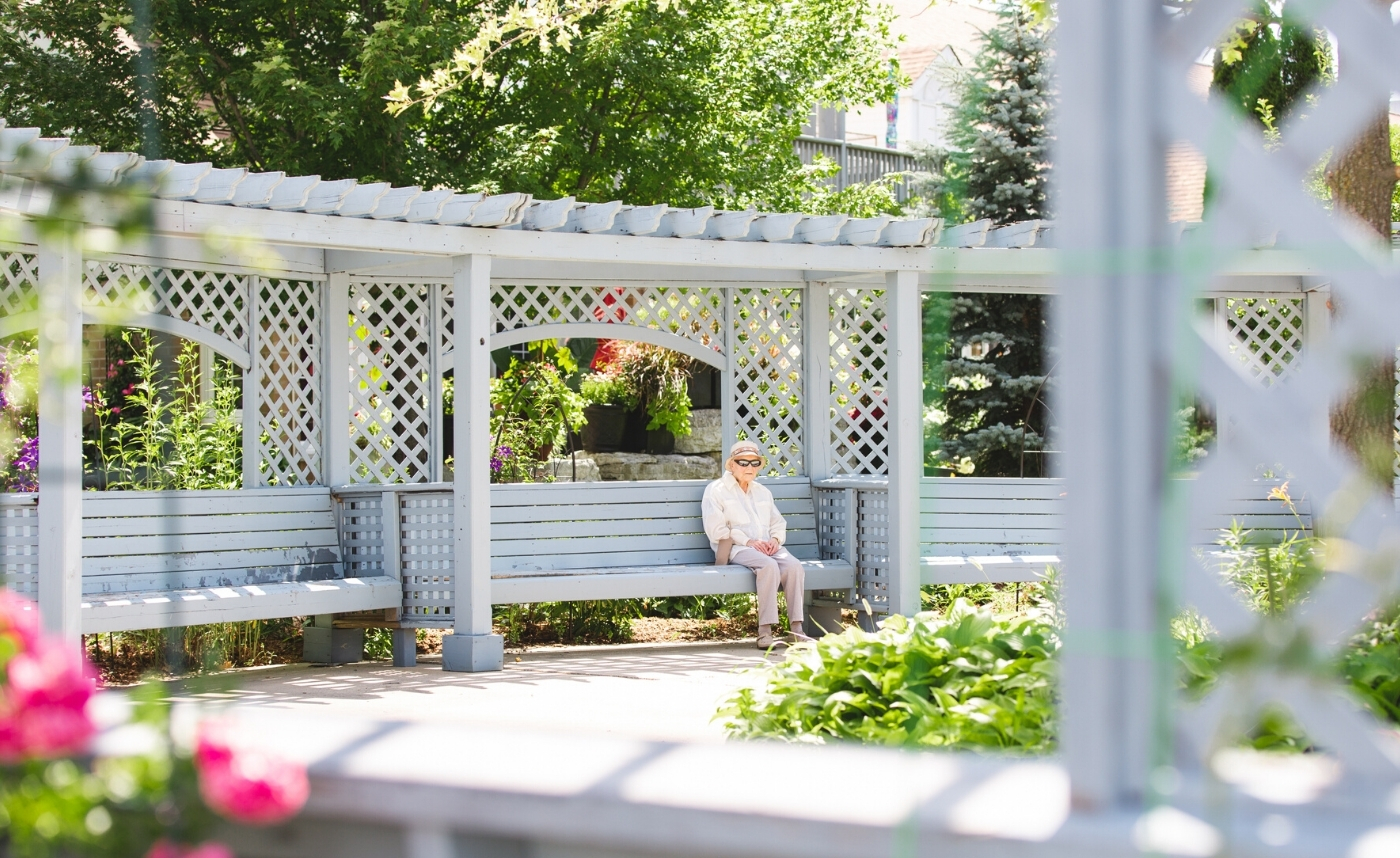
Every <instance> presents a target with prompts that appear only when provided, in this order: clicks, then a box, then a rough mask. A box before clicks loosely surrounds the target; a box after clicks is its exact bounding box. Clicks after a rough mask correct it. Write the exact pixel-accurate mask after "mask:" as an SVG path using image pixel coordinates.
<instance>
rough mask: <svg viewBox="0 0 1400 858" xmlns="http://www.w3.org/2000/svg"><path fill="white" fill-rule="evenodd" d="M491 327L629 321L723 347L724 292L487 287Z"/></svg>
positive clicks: (641, 287) (606, 287) (627, 287)
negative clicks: (492, 324) (489, 290)
mask: <svg viewBox="0 0 1400 858" xmlns="http://www.w3.org/2000/svg"><path fill="white" fill-rule="evenodd" d="M491 315H492V321H493V323H494V328H493V329H494V330H496V331H508V330H512V329H515V328H524V327H529V326H531V325H549V324H564V323H568V322H575V323H577V322H585V323H586V322H596V323H599V324H611V325H634V326H637V327H642V328H652V329H654V330H658V331H665V332H667V333H671V334H675V335H676V336H679V337H685V338H686V339H688V340H692V341H694V342H697V343H699V344H701V345H703V346H708V347H710V348H714V349H717V350H719V351H724V348H725V339H724V290H723V289H719V288H709V287H703V286H701V287H663V286H640V287H638V286H509V285H506V286H501V285H497V286H493V287H492V289H491Z"/></svg>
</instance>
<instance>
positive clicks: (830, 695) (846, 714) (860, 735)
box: [717, 599, 1060, 753]
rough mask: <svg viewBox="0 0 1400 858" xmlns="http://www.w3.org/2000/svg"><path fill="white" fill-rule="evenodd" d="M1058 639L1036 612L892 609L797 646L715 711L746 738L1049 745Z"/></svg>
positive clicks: (1028, 748) (958, 606) (1036, 748)
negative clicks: (873, 621) (875, 627)
mask: <svg viewBox="0 0 1400 858" xmlns="http://www.w3.org/2000/svg"><path fill="white" fill-rule="evenodd" d="M1059 646H1060V641H1059V633H1058V631H1057V629H1056V628H1055V626H1054V625H1053V624H1051V623H1050V622H1048V621H1047V620H1046V618H1045V616H1044V615H1043V614H1042V613H1041V612H1040V611H1038V610H1036V611H1032V612H1030V613H1029V614H1027V615H1025V616H1005V615H1003V616H997V615H993V614H990V613H987V612H983V611H979V610H977V609H976V608H974V607H973V606H972V605H970V604H968V603H967V602H966V601H963V600H961V599H960V600H958V601H956V602H955V603H954V604H953V606H952V608H951V609H950V610H949V612H948V614H947V616H946V617H941V616H937V615H935V614H931V613H921V614H917V615H916V616H914V617H913V618H912V619H909V618H905V617H900V616H894V617H890V618H889V619H887V620H885V621H884V622H883V623H882V624H881V627H880V630H879V631H877V632H874V633H869V632H863V631H861V630H859V629H847V630H846V631H845V632H843V633H842V634H839V635H828V636H827V637H824V638H822V639H821V640H819V641H817V642H816V643H815V644H812V645H810V646H802V647H794V648H793V649H792V650H790V651H789V653H788V656H787V658H786V659H785V660H784V661H782V662H780V663H778V664H774V665H769V666H765V667H760V668H757V669H756V672H755V675H754V678H755V679H756V680H757V683H756V684H754V685H751V686H749V687H745V688H741V689H740V690H739V691H737V692H735V693H734V695H733V696H731V697H730V698H729V699H728V700H727V701H726V702H725V704H724V706H723V708H722V709H721V710H720V712H719V715H718V716H717V717H718V718H719V719H721V720H722V722H723V723H724V726H725V729H726V731H727V732H728V733H729V735H730V736H734V737H741V738H777V739H787V740H790V741H801V742H824V741H826V740H829V739H854V740H858V741H862V742H870V743H875V744H882V745H899V746H907V747H918V748H934V747H941V748H978V749H1000V750H1017V751H1024V752H1032V753H1038V752H1045V751H1049V750H1051V749H1052V748H1053V747H1054V744H1055V739H1054V731H1053V724H1054V720H1055V686H1054V667H1053V662H1052V657H1053V655H1054V654H1055V653H1056V652H1057V651H1058V650H1059Z"/></svg>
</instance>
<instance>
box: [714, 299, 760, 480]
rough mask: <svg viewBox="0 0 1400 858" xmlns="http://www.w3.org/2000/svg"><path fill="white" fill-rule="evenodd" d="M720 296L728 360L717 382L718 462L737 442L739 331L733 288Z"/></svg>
mask: <svg viewBox="0 0 1400 858" xmlns="http://www.w3.org/2000/svg"><path fill="white" fill-rule="evenodd" d="M720 294H721V295H723V296H724V307H723V308H722V313H721V316H720V318H721V319H723V323H724V341H725V342H726V343H729V360H728V362H727V363H726V365H725V368H724V373H723V374H722V375H721V376H720V380H719V395H720V412H719V421H720V427H719V428H720V451H721V452H720V456H721V458H720V460H721V461H723V460H724V457H726V456H728V455H729V448H730V447H732V446H734V442H735V441H737V440H739V437H738V436H739V427H738V426H737V425H735V421H736V420H737V419H738V418H737V417H736V414H737V409H736V408H735V407H734V391H735V390H736V389H737V387H738V386H737V385H736V384H734V375H735V374H736V373H737V372H739V361H738V360H736V359H735V355H737V354H738V353H739V331H738V328H736V327H735V315H736V314H735V312H734V287H732V286H726V287H724V288H723V289H721V290H720ZM753 440H754V441H757V440H758V439H756V438H755V439H753Z"/></svg>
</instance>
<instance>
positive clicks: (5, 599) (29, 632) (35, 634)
mask: <svg viewBox="0 0 1400 858" xmlns="http://www.w3.org/2000/svg"><path fill="white" fill-rule="evenodd" d="M3 633H8V634H13V635H14V636H15V637H17V638H18V639H19V645H20V649H21V650H26V649H29V648H30V647H32V646H33V645H34V642H35V641H37V640H38V639H39V636H40V631H39V608H38V606H37V605H35V604H34V603H33V602H31V601H29V600H28V599H26V598H24V597H23V596H19V595H16V594H15V593H14V591H12V590H4V589H0V634H3Z"/></svg>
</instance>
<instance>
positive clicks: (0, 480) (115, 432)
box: [0, 317, 247, 492]
mask: <svg viewBox="0 0 1400 858" xmlns="http://www.w3.org/2000/svg"><path fill="white" fill-rule="evenodd" d="M154 318H163V317H154ZM167 321H171V322H175V323H176V324H175V325H174V326H172V325H169V324H160V325H158V326H152V327H146V326H142V327H117V326H109V325H102V324H85V325H84V326H83V362H82V366H81V373H82V383H83V400H84V412H83V486H84V488H85V489H89V490H99V491H103V490H106V491H117V490H180V489H191V490H198V489H237V488H242V487H243V485H244V473H243V375H244V367H243V366H242V365H241V364H246V362H247V356H246V353H239V354H233V355H230V354H228V353H227V352H241V350H239V349H237V348H236V347H233V346H232V344H225V343H222V342H220V345H224V348H223V349H220V348H218V347H216V345H215V344H214V342H212V341H221V339H222V338H218V337H214V336H213V335H210V334H208V333H207V332H202V331H201V332H200V335H199V337H198V340H196V339H194V338H192V337H189V336H182V335H181V334H188V333H190V331H188V330H183V329H184V328H194V326H192V325H187V324H184V323H180V322H179V320H167ZM175 326H180V327H181V328H182V329H181V331H180V332H179V333H173V332H172V331H171V330H170V329H171V328H172V327H175ZM7 327H9V328H10V330H9V331H8V332H7V333H8V336H5V337H4V338H3V339H0V488H3V490H5V491H19V492H24V491H34V490H36V489H37V488H38V470H37V468H38V454H39V450H38V403H37V399H38V397H37V366H38V354H37V340H36V337H35V333H34V331H33V330H32V329H31V330H23V329H20V330H18V331H15V330H14V329H15V328H17V327H19V326H18V325H16V324H11V325H9V326H7ZM195 330H198V329H195Z"/></svg>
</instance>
